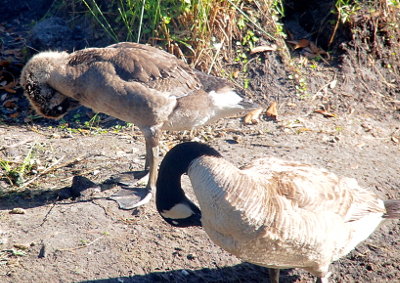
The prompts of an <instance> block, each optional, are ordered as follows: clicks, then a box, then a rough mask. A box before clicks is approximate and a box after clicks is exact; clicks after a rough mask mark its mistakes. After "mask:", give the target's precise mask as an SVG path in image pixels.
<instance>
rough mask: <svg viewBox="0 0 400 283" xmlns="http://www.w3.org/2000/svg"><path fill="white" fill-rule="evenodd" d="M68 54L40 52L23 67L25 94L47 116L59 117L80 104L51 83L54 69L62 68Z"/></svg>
mask: <svg viewBox="0 0 400 283" xmlns="http://www.w3.org/2000/svg"><path fill="white" fill-rule="evenodd" d="M67 56H68V54H67V53H65V52H62V53H59V52H43V53H39V54H37V55H35V56H34V57H32V59H31V60H30V61H29V62H28V63H27V64H26V65H25V67H24V68H23V69H22V74H21V85H22V86H23V87H24V90H25V91H24V93H25V96H26V97H27V98H28V99H29V101H30V103H31V104H32V106H33V107H34V108H35V110H36V111H37V112H38V113H39V114H40V115H42V116H44V117H46V118H52V119H59V118H61V117H62V116H64V115H65V114H66V113H67V112H68V111H70V110H72V109H75V108H77V107H78V106H79V105H80V104H79V102H78V101H76V100H74V99H72V98H69V97H67V96H65V95H63V94H62V93H60V92H59V91H57V90H55V89H54V88H53V87H51V86H50V84H49V83H50V79H51V74H52V72H53V70H54V69H55V68H62V67H61V66H60V65H61V64H62V59H64V58H66V57H67Z"/></svg>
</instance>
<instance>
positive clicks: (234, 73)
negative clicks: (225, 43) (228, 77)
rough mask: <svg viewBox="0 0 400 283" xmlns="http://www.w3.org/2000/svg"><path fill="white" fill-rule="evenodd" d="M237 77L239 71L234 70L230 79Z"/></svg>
mask: <svg viewBox="0 0 400 283" xmlns="http://www.w3.org/2000/svg"><path fill="white" fill-rule="evenodd" d="M238 76H239V69H235V71H234V72H233V74H232V77H234V78H235V79H236V78H237V77H238Z"/></svg>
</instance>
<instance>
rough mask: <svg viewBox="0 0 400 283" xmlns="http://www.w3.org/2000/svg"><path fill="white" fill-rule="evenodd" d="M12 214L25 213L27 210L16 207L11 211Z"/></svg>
mask: <svg viewBox="0 0 400 283" xmlns="http://www.w3.org/2000/svg"><path fill="white" fill-rule="evenodd" d="M10 213H11V214H25V213H26V211H25V209H23V208H20V207H15V208H13V209H12V210H11V211H10Z"/></svg>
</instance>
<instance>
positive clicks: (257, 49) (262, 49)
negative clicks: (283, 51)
mask: <svg viewBox="0 0 400 283" xmlns="http://www.w3.org/2000/svg"><path fill="white" fill-rule="evenodd" d="M266 51H276V45H273V46H266V45H264V46H257V47H254V48H253V49H251V50H250V54H254V53H261V52H266Z"/></svg>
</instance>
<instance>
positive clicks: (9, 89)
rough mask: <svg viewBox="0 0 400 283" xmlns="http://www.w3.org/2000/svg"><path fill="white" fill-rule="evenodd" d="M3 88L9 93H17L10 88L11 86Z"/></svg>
mask: <svg viewBox="0 0 400 283" xmlns="http://www.w3.org/2000/svg"><path fill="white" fill-rule="evenodd" d="M4 90H5V91H7V92H9V93H17V91H16V90H15V89H12V88H4Z"/></svg>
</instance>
